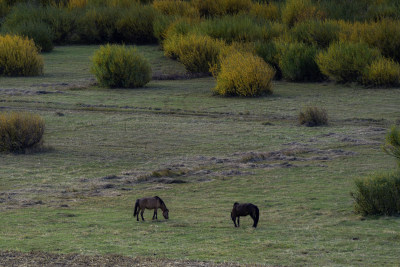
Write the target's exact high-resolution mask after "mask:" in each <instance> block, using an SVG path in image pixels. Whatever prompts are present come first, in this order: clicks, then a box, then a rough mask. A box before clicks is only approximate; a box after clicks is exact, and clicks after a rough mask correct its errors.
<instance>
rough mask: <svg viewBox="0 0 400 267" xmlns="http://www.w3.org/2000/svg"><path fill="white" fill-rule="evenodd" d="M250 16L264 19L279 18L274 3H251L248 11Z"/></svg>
mask: <svg viewBox="0 0 400 267" xmlns="http://www.w3.org/2000/svg"><path fill="white" fill-rule="evenodd" d="M249 14H250V15H251V16H254V17H256V18H261V19H265V20H272V21H277V20H279V17H280V14H279V8H278V6H277V5H276V4H274V3H253V4H252V5H251V9H250V11H249Z"/></svg>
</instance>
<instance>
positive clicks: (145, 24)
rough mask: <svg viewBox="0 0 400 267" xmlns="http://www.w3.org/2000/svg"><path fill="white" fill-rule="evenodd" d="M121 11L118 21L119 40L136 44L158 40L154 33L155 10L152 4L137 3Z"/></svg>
mask: <svg viewBox="0 0 400 267" xmlns="http://www.w3.org/2000/svg"><path fill="white" fill-rule="evenodd" d="M120 12H121V13H120V14H121V15H120V18H119V19H118V20H117V22H116V31H117V34H118V36H119V40H117V41H122V42H126V43H135V44H145V43H155V42H156V41H157V40H156V38H155V37H154V33H153V21H154V17H155V12H154V9H153V8H152V7H151V6H142V5H135V6H132V7H131V8H129V9H128V10H126V11H125V12H122V11H120Z"/></svg>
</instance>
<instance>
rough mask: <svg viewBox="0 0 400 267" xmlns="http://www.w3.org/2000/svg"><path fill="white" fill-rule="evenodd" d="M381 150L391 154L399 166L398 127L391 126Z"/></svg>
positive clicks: (399, 143)
mask: <svg viewBox="0 0 400 267" xmlns="http://www.w3.org/2000/svg"><path fill="white" fill-rule="evenodd" d="M383 150H384V151H385V152H386V153H387V154H389V155H391V156H393V157H394V158H395V159H396V160H397V163H398V165H399V167H400V127H396V126H392V128H391V129H390V131H389V132H388V134H387V135H386V140H385V145H384V146H383Z"/></svg>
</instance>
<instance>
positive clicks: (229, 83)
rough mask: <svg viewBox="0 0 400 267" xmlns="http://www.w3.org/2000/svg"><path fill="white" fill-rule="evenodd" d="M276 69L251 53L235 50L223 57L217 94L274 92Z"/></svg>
mask: <svg viewBox="0 0 400 267" xmlns="http://www.w3.org/2000/svg"><path fill="white" fill-rule="evenodd" d="M274 75H275V70H274V69H273V68H272V67H271V66H269V65H268V64H267V63H265V61H264V60H263V59H262V58H260V57H258V56H255V55H253V54H251V53H246V52H233V53H232V54H230V55H228V56H226V57H225V58H223V59H222V61H221V63H220V71H219V72H218V74H217V76H216V80H217V85H216V87H215V88H214V89H213V91H214V93H215V94H218V95H223V96H246V97H253V96H260V95H263V94H271V93H272V79H273V77H274Z"/></svg>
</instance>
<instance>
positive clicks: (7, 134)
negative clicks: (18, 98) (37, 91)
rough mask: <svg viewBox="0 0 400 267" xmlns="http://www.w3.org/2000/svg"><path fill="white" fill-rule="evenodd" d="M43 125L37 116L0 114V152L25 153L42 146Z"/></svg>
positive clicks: (17, 113) (13, 113)
mask: <svg viewBox="0 0 400 267" xmlns="http://www.w3.org/2000/svg"><path fill="white" fill-rule="evenodd" d="M44 128H45V124H44V121H43V119H42V118H41V117H40V116H39V115H34V114H30V113H21V112H11V113H0V152H17V153H21V152H27V151H31V150H35V149H39V148H41V147H42V145H43V133H44Z"/></svg>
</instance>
